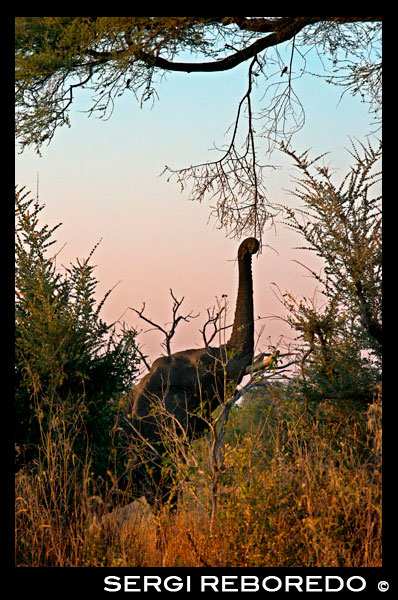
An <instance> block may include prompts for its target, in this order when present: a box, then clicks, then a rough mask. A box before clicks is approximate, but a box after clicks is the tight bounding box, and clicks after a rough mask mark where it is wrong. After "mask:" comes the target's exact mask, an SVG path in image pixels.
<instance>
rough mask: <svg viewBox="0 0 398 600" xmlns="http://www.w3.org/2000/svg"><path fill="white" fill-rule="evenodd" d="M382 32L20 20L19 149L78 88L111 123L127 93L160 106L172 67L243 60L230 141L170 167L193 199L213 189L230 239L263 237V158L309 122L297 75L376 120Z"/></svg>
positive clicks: (329, 23)
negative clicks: (316, 61) (351, 100)
mask: <svg viewBox="0 0 398 600" xmlns="http://www.w3.org/2000/svg"><path fill="white" fill-rule="evenodd" d="M380 34H381V17H16V35H15V40H16V45H15V62H16V107H17V110H16V134H17V138H18V140H19V142H20V144H21V149H22V150H23V149H24V148H25V147H29V146H33V147H34V148H35V149H36V150H37V151H40V148H41V147H42V145H43V144H44V143H50V141H51V140H52V138H53V136H54V134H55V131H56V130H57V128H58V127H61V126H63V125H67V126H69V125H70V110H71V107H72V105H73V103H74V102H75V100H76V96H77V94H78V92H79V91H80V90H87V94H91V100H90V104H89V108H88V110H87V112H88V114H89V115H98V116H100V117H103V118H104V119H108V118H109V117H110V116H111V115H112V113H113V110H114V108H115V105H116V103H117V100H118V98H119V97H120V96H122V95H124V94H126V93H127V94H128V93H130V94H133V96H134V97H135V98H136V99H137V100H139V101H140V103H141V105H142V104H143V103H145V102H147V101H152V102H153V101H154V99H155V98H156V97H157V89H158V86H159V83H160V80H161V78H162V76H163V75H164V74H165V73H166V72H168V71H177V72H184V73H192V72H206V73H219V72H220V71H225V70H229V69H233V68H235V67H237V66H238V65H240V64H242V63H245V62H246V63H247V64H248V65H249V66H248V83H247V88H246V92H245V94H244V95H243V97H242V98H241V100H240V102H239V104H238V109H237V113H236V117H235V122H234V123H233V125H232V127H231V128H230V129H229V130H230V131H231V132H232V134H231V139H230V142H229V143H227V144H226V146H225V147H224V148H216V150H217V155H218V158H216V159H215V160H213V161H210V162H203V163H201V164H197V165H194V166H189V167H185V168H179V169H174V168H169V167H166V168H165V172H168V173H169V174H170V177H175V178H176V180H177V181H178V182H179V183H180V184H181V187H182V189H186V187H187V186H188V185H189V186H191V196H192V198H193V199H195V200H197V201H202V199H203V198H204V197H205V196H206V197H207V196H208V197H210V198H211V199H212V214H213V215H214V216H215V218H216V219H217V221H218V222H219V224H220V225H221V226H222V227H223V228H225V230H226V231H227V232H228V234H229V235H231V236H234V237H237V238H239V237H240V236H242V235H244V234H249V235H254V236H255V237H261V235H262V232H263V229H264V225H265V224H266V223H267V222H268V221H271V222H272V219H273V217H274V216H275V210H274V206H273V203H272V202H271V201H270V200H269V199H268V198H267V194H266V186H265V183H264V182H265V175H266V170H267V168H269V167H270V166H271V165H269V164H266V161H264V160H263V159H262V160H260V159H259V157H260V156H264V157H265V156H267V155H269V153H271V152H272V151H273V150H274V148H275V145H276V144H277V143H278V142H280V141H281V140H285V141H286V140H287V139H288V138H289V136H290V135H292V134H294V133H296V132H297V131H298V130H300V129H301V128H302V127H303V126H304V123H305V111H304V107H303V105H302V103H301V100H300V97H299V95H298V93H297V92H296V89H295V86H296V80H298V79H300V78H301V77H304V76H314V75H316V76H320V77H323V78H324V79H325V80H326V81H327V82H328V83H332V84H336V85H339V86H343V90H344V92H346V91H348V92H349V93H351V94H353V95H354V96H355V95H360V98H361V100H362V101H364V102H367V103H368V104H369V106H370V109H371V111H372V112H373V113H375V115H376V116H377V113H378V111H379V109H380V96H381V57H380V54H381V50H380V48H381V44H380V41H381V35H380ZM282 47H284V51H285V52H282V51H281V48H282ZM311 50H315V52H317V53H318V54H319V55H321V57H322V61H323V62H322V64H323V65H324V72H323V73H322V74H321V75H317V74H314V73H312V72H311V71H310V70H309V67H308V65H307V62H308V59H307V57H308V52H310V51H311ZM256 89H259V90H261V100H260V101H259V108H258V110H256V108H255V104H254V100H255V94H256ZM344 92H343V93H344ZM227 125H228V124H227ZM242 134H243V140H244V141H243V143H242ZM264 143H266V144H268V150H267V151H266V152H265V153H260V151H259V147H258V146H259V145H261V144H264Z"/></svg>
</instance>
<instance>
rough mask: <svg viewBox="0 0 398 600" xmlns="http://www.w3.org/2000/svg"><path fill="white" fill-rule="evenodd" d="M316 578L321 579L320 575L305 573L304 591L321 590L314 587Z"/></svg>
mask: <svg viewBox="0 0 398 600" xmlns="http://www.w3.org/2000/svg"><path fill="white" fill-rule="evenodd" d="M317 579H322V575H307V577H306V578H305V586H306V592H322V589H321V588H319V587H315V588H314V586H318V581H317Z"/></svg>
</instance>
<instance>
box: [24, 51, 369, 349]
mask: <svg viewBox="0 0 398 600" xmlns="http://www.w3.org/2000/svg"><path fill="white" fill-rule="evenodd" d="M282 58H283V56H282ZM314 61H315V58H314ZM310 66H311V67H314V68H313V69H312V70H316V69H318V70H320V65H316V64H315V62H314V64H311V65H310ZM247 68H248V65H247V64H246V65H245V64H244V65H241V66H240V67H239V68H237V69H235V70H233V71H231V72H225V73H219V74H204V73H195V74H194V73H191V74H183V73H170V74H168V75H167V76H166V78H165V79H164V80H162V82H161V83H160V85H159V86H158V93H159V100H157V101H156V102H155V104H154V106H153V107H152V108H151V107H150V106H149V105H144V107H143V109H140V108H139V106H138V104H137V102H136V101H135V99H134V98H133V95H132V94H127V93H126V94H124V95H123V96H122V97H121V98H119V99H118V102H117V104H116V106H115V110H114V114H113V115H112V117H111V118H110V119H109V120H108V121H102V120H99V119H96V118H93V117H91V118H87V115H86V114H84V113H83V112H81V111H82V110H84V109H85V108H87V106H88V104H87V99H86V98H85V97H84V95H80V96H79V98H78V102H77V103H76V104H75V106H74V108H73V109H72V112H71V127H70V128H66V127H64V128H62V129H60V130H59V131H57V132H56V134H55V137H54V139H53V141H52V142H51V144H50V146H45V147H43V149H42V156H41V157H39V156H38V155H37V154H35V153H34V152H33V151H32V150H25V151H24V153H23V154H18V153H16V183H17V185H25V186H26V187H27V188H28V189H30V190H32V192H33V193H35V190H36V177H37V174H39V194H40V200H41V201H42V202H43V203H45V205H46V208H45V210H44V211H43V213H42V214H43V218H44V219H46V220H47V222H48V223H49V224H50V225H54V224H55V223H58V222H62V223H63V226H62V227H61V228H60V229H59V230H57V240H58V244H57V247H58V249H59V248H61V246H62V245H63V244H64V243H66V246H65V248H64V249H63V250H62V252H61V253H60V255H59V257H58V258H57V263H59V264H61V263H62V264H65V265H68V264H69V262H70V261H74V260H75V259H76V257H80V258H82V257H85V256H87V255H88V254H89V252H90V250H91V249H92V248H93V246H94V245H95V244H96V243H97V241H98V240H99V239H100V238H102V243H101V244H100V246H99V247H98V249H97V250H96V252H95V254H94V263H95V264H96V265H97V269H96V275H97V277H98V279H99V281H100V285H99V288H98V291H99V296H101V295H102V294H104V293H105V292H106V291H107V290H108V289H109V288H111V287H113V286H114V285H115V284H116V283H117V282H119V281H120V283H119V284H118V285H117V287H116V288H115V290H114V291H113V293H112V294H111V296H110V297H109V299H108V301H107V303H106V304H105V306H104V309H103V313H102V315H103V318H104V319H105V320H106V321H108V322H111V321H114V320H116V319H118V318H119V317H120V316H121V315H122V314H124V317H123V319H124V320H125V321H126V322H127V323H129V324H132V325H135V326H137V327H138V328H139V329H144V330H146V326H145V324H143V323H140V321H139V320H138V319H137V317H136V315H135V314H134V313H133V312H132V311H131V310H128V307H135V308H140V307H141V305H142V302H145V303H146V306H147V312H146V314H147V315H148V316H149V317H151V318H152V319H154V320H155V321H157V322H159V323H161V324H164V323H166V322H167V321H168V320H169V317H170V314H171V312H170V311H171V302H170V296H169V288H170V287H172V288H173V291H174V293H175V294H176V295H177V296H179V297H181V296H185V300H184V304H183V312H185V314H186V313H188V312H189V311H191V310H193V312H195V313H198V312H200V317H199V318H198V319H196V320H194V321H192V322H191V323H190V324H184V323H182V324H181V325H180V328H179V329H178V332H177V335H176V337H175V341H174V345H173V349H174V350H180V349H183V348H184V347H198V346H200V345H201V335H200V333H199V329H200V328H201V327H202V326H203V323H204V321H205V320H206V308H208V307H210V306H212V305H214V303H215V302H216V297H221V295H222V294H223V293H226V294H228V298H229V302H230V316H231V320H232V315H233V310H234V302H235V297H236V288H237V274H236V272H235V264H234V262H233V259H234V257H235V255H236V250H237V247H238V244H239V242H237V241H236V240H231V239H227V238H226V237H225V232H224V231H223V230H220V229H217V228H216V227H215V223H214V221H212V222H210V223H208V217H209V207H208V206H207V205H206V204H198V203H196V202H189V201H188V198H189V190H184V192H183V193H181V192H180V188H179V186H178V185H177V184H176V183H175V182H174V181H170V182H167V177H165V176H163V177H160V176H159V175H160V173H161V172H162V170H163V168H164V166H165V165H168V166H170V167H172V168H181V167H185V166H189V165H191V164H195V163H198V162H203V161H205V160H210V159H211V158H213V156H215V155H214V152H209V149H210V148H211V147H212V146H213V143H215V144H217V145H218V146H221V145H222V144H225V143H227V141H228V140H229V137H228V136H227V137H224V134H225V132H226V130H227V128H228V126H229V125H231V123H232V122H233V120H234V117H235V114H236V110H237V106H238V103H239V101H240V99H241V97H242V95H243V94H244V92H245V90H246V86H247ZM259 79H260V78H259ZM295 91H296V93H297V94H298V96H299V97H300V100H301V102H302V104H303V106H304V109H305V125H304V128H303V129H302V130H301V131H300V132H298V133H297V134H296V136H295V138H294V147H295V149H296V150H297V151H299V152H301V151H303V150H305V149H307V148H312V149H313V153H314V156H315V155H317V154H320V153H322V152H330V155H329V157H328V159H327V160H328V161H330V162H331V163H332V164H333V165H334V166H335V167H336V173H337V177H338V176H339V174H341V176H343V174H344V172H345V170H346V169H347V168H348V166H349V164H350V157H349V154H348V152H347V151H346V148H348V147H349V145H350V142H349V137H352V138H359V139H361V140H364V138H365V136H366V135H367V134H369V132H370V131H372V126H371V124H370V123H371V118H370V116H369V114H368V111H367V107H366V106H365V105H363V104H361V103H360V102H359V100H358V99H357V98H352V97H351V96H349V95H348V94H346V95H345V96H344V97H343V98H342V100H341V102H340V103H339V100H340V95H341V89H339V88H335V87H332V86H331V85H328V84H326V83H325V82H324V81H321V80H320V79H317V78H314V77H308V76H307V77H303V78H301V79H298V80H297V81H295ZM261 94H262V89H261V88H260V89H258V90H257V92H256V96H257V97H258V98H259V97H260V96H261ZM257 108H258V106H257ZM264 149H265V146H263V147H261V146H259V150H258V152H263V151H264ZM272 163H273V164H275V165H278V166H279V167H280V168H278V169H277V170H276V171H272V172H270V173H269V177H268V179H267V182H266V185H267V191H268V194H269V197H270V198H272V199H273V200H274V201H279V202H283V203H287V204H289V203H290V204H292V203H293V199H292V197H291V196H290V195H289V194H288V193H287V192H286V191H285V190H286V188H289V187H292V184H291V177H292V175H293V173H294V170H293V168H292V165H291V164H290V163H289V161H288V160H287V157H285V156H284V155H282V154H281V153H280V152H276V153H274V155H273V156H272ZM264 242H265V243H266V244H269V245H270V246H272V248H273V249H271V248H264V251H263V253H262V254H261V255H260V256H259V258H256V259H255V261H254V266H253V274H254V284H255V285H254V290H255V298H254V301H255V312H256V314H258V315H260V316H266V315H267V316H268V317H270V316H271V315H277V314H282V313H283V308H282V307H281V306H280V305H279V304H278V302H277V300H276V298H275V296H274V295H273V293H272V291H271V288H270V284H271V282H275V283H277V284H278V285H279V287H280V288H281V289H289V290H290V291H292V292H294V293H296V294H306V295H312V293H313V291H314V289H315V287H316V286H315V282H314V281H313V280H310V279H309V278H308V276H307V275H308V274H307V273H306V272H305V271H304V270H303V269H300V267H299V266H298V265H297V264H296V263H295V262H293V261H294V259H298V260H301V261H303V262H306V264H309V265H312V264H315V263H314V262H311V261H314V258H313V257H312V256H311V255H309V253H307V254H305V253H303V252H302V251H301V252H300V251H298V250H295V249H294V247H295V246H296V245H300V244H299V240H298V239H297V237H296V236H295V235H294V234H292V233H291V232H289V231H288V230H286V228H284V227H283V225H281V224H279V225H277V228H276V231H274V230H270V231H269V232H267V233H266V234H265V236H264ZM263 324H264V325H265V329H264V333H263V335H262V338H261V340H260V344H259V347H260V348H261V349H263V350H266V346H267V343H268V342H269V341H272V342H273V343H276V342H277V340H278V339H279V336H280V335H281V334H282V333H286V328H285V327H284V326H283V324H282V323H281V322H280V321H278V320H277V319H271V318H267V319H265V320H262V321H259V322H258V324H257V331H258V332H259V330H260V327H261V325H263ZM140 339H141V343H143V344H144V346H145V348H144V349H145V350H146V351H147V353H148V354H149V355H150V357H151V358H152V359H153V358H156V356H158V355H159V354H160V353H161V348H160V342H161V341H162V340H161V337H160V334H158V333H156V332H155V333H154V332H152V333H147V334H145V333H143V334H141V336H140Z"/></svg>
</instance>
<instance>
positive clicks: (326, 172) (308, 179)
mask: <svg viewBox="0 0 398 600" xmlns="http://www.w3.org/2000/svg"><path fill="white" fill-rule="evenodd" d="M361 150H362V154H360V152H359V151H358V150H357V148H356V146H355V145H353V153H352V154H353V157H354V158H355V161H356V162H355V164H354V166H353V167H351V168H350V170H349V172H348V173H347V174H346V176H345V177H344V178H343V181H342V182H341V184H340V185H338V186H336V185H335V184H334V182H333V173H332V171H331V169H330V168H329V167H327V166H319V164H317V163H318V162H319V159H320V158H321V157H318V158H316V159H314V160H310V158H309V155H308V152H305V153H303V154H301V155H300V156H298V155H297V154H295V153H294V152H293V151H292V150H288V149H286V148H284V152H286V153H287V154H289V155H290V156H292V157H293V159H294V160H295V163H296V166H297V167H298V169H299V170H300V173H301V178H298V179H297V180H296V182H297V183H298V186H297V187H296V189H295V190H294V192H293V194H294V195H295V196H296V197H298V198H299V199H300V200H301V202H302V206H301V207H300V208H299V209H297V210H294V209H292V208H290V207H286V206H285V207H284V211H285V217H286V222H287V224H288V226H289V227H291V228H293V229H294V230H295V231H297V232H298V234H299V235H300V236H301V238H302V239H303V240H304V242H305V243H306V245H305V246H302V247H300V249H305V250H309V251H311V252H314V253H316V255H317V256H318V257H320V258H321V259H322V263H323V267H322V271H321V272H316V271H315V270H314V269H308V268H307V267H306V269H307V270H308V271H309V272H310V273H311V275H312V276H313V277H314V278H315V280H316V281H317V282H318V284H319V287H320V289H319V290H317V293H318V296H321V295H322V296H323V298H324V299H325V301H323V305H322V306H321V307H319V306H318V303H317V295H316V294H315V295H314V298H312V299H308V298H303V299H301V300H300V299H297V298H296V297H295V296H294V295H293V294H291V293H289V292H286V293H284V294H282V293H281V292H280V291H279V298H280V300H281V302H282V303H283V305H284V307H285V308H286V309H287V311H288V313H287V316H286V317H285V320H286V321H287V322H288V323H289V324H290V325H291V326H292V327H293V329H294V330H295V331H296V332H297V334H298V339H299V344H300V348H301V350H300V351H301V360H300V371H301V373H300V374H301V382H302V384H303V390H304V391H305V394H306V395H307V397H308V398H309V399H311V400H315V399H316V398H318V399H319V398H334V399H336V400H339V401H343V402H344V401H346V400H354V401H359V402H368V401H371V400H372V398H373V396H374V393H375V389H374V385H375V384H376V382H377V381H378V379H379V378H380V369H381V352H382V333H381V331H382V322H381V317H382V315H381V281H382V261H381V255H382V250H381V243H382V238H381V197H380V196H378V195H375V194H374V193H373V194H372V193H371V192H372V186H374V185H375V184H377V183H378V176H379V173H378V172H375V168H376V167H377V165H378V162H379V161H380V158H381V145H379V147H378V148H377V149H376V150H374V149H373V148H372V147H371V146H370V145H369V146H368V147H366V146H364V145H362V144H361Z"/></svg>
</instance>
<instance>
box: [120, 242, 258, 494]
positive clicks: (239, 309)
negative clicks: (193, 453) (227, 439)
mask: <svg viewBox="0 0 398 600" xmlns="http://www.w3.org/2000/svg"><path fill="white" fill-rule="evenodd" d="M259 248H260V243H259V242H258V240H257V239H256V238H253V237H251V238H247V239H245V240H244V241H243V242H242V243H241V244H240V246H239V250H238V267H239V287H238V294H237V301H236V308H235V316H234V322H233V327H232V333H231V336H230V338H229V340H228V342H226V343H225V344H222V345H221V346H220V347H206V348H200V349H188V350H183V351H180V352H176V353H174V354H172V355H171V356H161V357H160V358H158V359H156V360H155V361H154V362H153V364H152V367H151V369H150V371H149V372H148V373H147V374H146V375H145V376H144V377H143V378H142V379H141V380H140V381H139V383H138V384H137V385H136V386H135V387H134V388H133V390H132V394H131V404H130V407H129V419H128V423H127V425H128V435H129V436H130V441H134V445H133V447H135V448H137V444H138V445H141V460H140V461H139V462H140V467H138V468H136V470H135V480H136V485H138V491H137V495H145V497H146V498H147V501H148V502H149V503H150V504H151V505H156V504H162V503H164V502H165V501H166V500H168V499H169V497H170V493H171V487H172V486H171V481H170V480H169V479H168V477H167V476H166V477H164V469H162V462H163V460H164V455H165V453H167V448H166V447H165V444H164V440H162V425H161V423H164V416H165V415H170V419H171V420H172V421H173V422H174V424H177V429H178V430H180V432H182V431H183V432H184V436H185V439H186V440H189V441H191V440H193V439H195V438H197V437H199V436H201V435H203V433H204V432H205V430H206V429H207V428H208V423H209V419H210V418H211V414H212V412H213V411H214V410H215V408H216V407H217V406H218V405H219V404H220V402H222V401H223V399H224V398H225V392H226V386H227V387H228V393H229V394H231V393H233V391H234V389H235V388H236V386H237V385H238V384H239V383H240V381H241V380H242V378H243V376H244V374H245V371H246V369H247V367H248V366H249V365H250V364H251V363H252V360H253V352H254V318H253V281H252V255H253V254H255V253H257V252H258V250H259ZM159 403H160V404H159ZM157 406H158V407H159V406H162V411H161V412H162V414H163V417H162V418H163V420H162V418H161V417H160V416H159V411H158V410H157V409H156V407H157ZM166 418H167V417H166Z"/></svg>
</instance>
